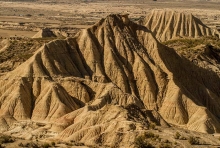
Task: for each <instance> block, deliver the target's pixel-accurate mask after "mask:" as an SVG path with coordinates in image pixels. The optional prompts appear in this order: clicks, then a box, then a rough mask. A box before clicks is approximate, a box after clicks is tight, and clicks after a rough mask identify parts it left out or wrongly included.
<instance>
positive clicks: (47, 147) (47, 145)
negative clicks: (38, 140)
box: [42, 143, 50, 148]
mask: <svg viewBox="0 0 220 148" xmlns="http://www.w3.org/2000/svg"><path fill="white" fill-rule="evenodd" d="M42 147H43V148H49V147H50V144H49V143H44V144H43V145H42Z"/></svg>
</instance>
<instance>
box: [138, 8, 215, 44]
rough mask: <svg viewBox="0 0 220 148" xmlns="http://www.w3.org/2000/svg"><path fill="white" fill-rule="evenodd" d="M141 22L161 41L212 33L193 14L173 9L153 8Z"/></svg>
mask: <svg viewBox="0 0 220 148" xmlns="http://www.w3.org/2000/svg"><path fill="white" fill-rule="evenodd" d="M141 24H142V25H144V26H146V27H147V28H148V29H149V30H151V31H152V32H153V34H154V35H155V36H156V38H157V39H158V40H159V41H162V42H164V41H167V40H170V39H176V38H182V37H191V38H197V37H200V36H210V35H212V33H211V29H210V28H209V27H207V26H206V25H204V24H203V23H202V22H201V21H200V20H199V19H198V18H196V17H195V16H193V15H192V14H188V13H183V12H176V11H171V10H153V11H152V12H151V13H149V14H148V15H147V16H146V17H145V18H144V19H143V20H142V21H141Z"/></svg>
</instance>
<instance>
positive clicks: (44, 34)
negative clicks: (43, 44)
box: [32, 28, 56, 38]
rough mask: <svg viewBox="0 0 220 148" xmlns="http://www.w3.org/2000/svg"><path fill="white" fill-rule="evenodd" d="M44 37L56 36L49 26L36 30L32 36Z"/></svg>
mask: <svg viewBox="0 0 220 148" xmlns="http://www.w3.org/2000/svg"><path fill="white" fill-rule="evenodd" d="M46 37H56V35H55V33H54V32H53V31H51V30H50V29H49V28H44V29H41V30H40V31H38V32H37V33H36V34H35V35H34V36H33V37H32V38H46Z"/></svg>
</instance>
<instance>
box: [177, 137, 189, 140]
mask: <svg viewBox="0 0 220 148" xmlns="http://www.w3.org/2000/svg"><path fill="white" fill-rule="evenodd" d="M179 139H180V140H187V138H186V137H184V136H180V138H179Z"/></svg>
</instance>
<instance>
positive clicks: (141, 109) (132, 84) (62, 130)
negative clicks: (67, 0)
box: [0, 15, 220, 147]
mask: <svg viewBox="0 0 220 148" xmlns="http://www.w3.org/2000/svg"><path fill="white" fill-rule="evenodd" d="M0 84H1V86H3V87H1V88H0V105H1V106H0V115H1V117H2V118H3V119H4V120H5V121H10V122H13V121H14V120H17V121H20V120H33V121H38V122H50V123H52V126H51V127H50V128H49V129H50V131H54V132H57V133H58V136H57V137H56V138H60V139H62V140H75V141H81V142H84V143H87V144H88V145H93V144H104V145H108V146H125V147H130V146H132V145H133V140H132V139H134V138H135V137H136V136H137V134H138V133H140V132H141V131H142V130H144V129H146V128H148V127H149V125H150V122H155V123H156V124H157V125H162V126H168V124H167V122H168V123H172V124H174V125H180V126H181V127H183V128H187V129H189V130H195V131H199V132H206V133H215V132H220V124H219V123H220V120H219V118H220V116H219V115H220V100H219V97H220V93H219V88H220V79H219V77H218V76H217V75H216V74H215V73H213V72H211V71H207V70H205V69H202V68H199V67H197V66H196V65H194V64H193V63H191V62H189V61H188V60H186V59H185V58H182V57H180V56H178V54H176V52H175V51H174V50H173V49H170V48H168V47H166V46H164V45H162V44H160V43H159V42H158V41H157V39H156V38H155V37H154V36H153V34H152V33H151V31H149V30H148V29H147V28H146V27H144V26H141V25H138V24H135V23H133V22H132V21H130V20H129V19H128V18H127V17H126V16H124V15H123V16H121V15H109V16H107V18H105V19H102V20H100V21H99V22H98V23H96V24H95V25H94V26H92V27H91V28H88V29H84V30H82V31H81V32H79V33H78V34H77V35H76V36H75V37H74V38H68V39H66V40H55V41H52V42H50V43H48V44H46V45H44V46H43V47H42V48H40V49H39V50H38V51H37V52H36V53H35V55H34V56H32V57H31V58H30V59H29V60H27V61H26V62H25V63H23V64H22V65H20V66H19V67H17V68H16V69H15V70H14V71H12V72H9V73H7V74H6V75H5V76H2V77H0ZM5 118H7V119H5ZM9 119H10V120H9ZM12 119H13V120H12ZM164 119H165V120H164ZM166 121H167V122H166ZM4 124H5V128H4V130H7V127H8V126H9V127H10V123H9V122H7V123H5V122H4ZM118 133H121V134H120V136H119V135H118ZM119 137H120V138H119ZM130 139H131V140H130Z"/></svg>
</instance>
